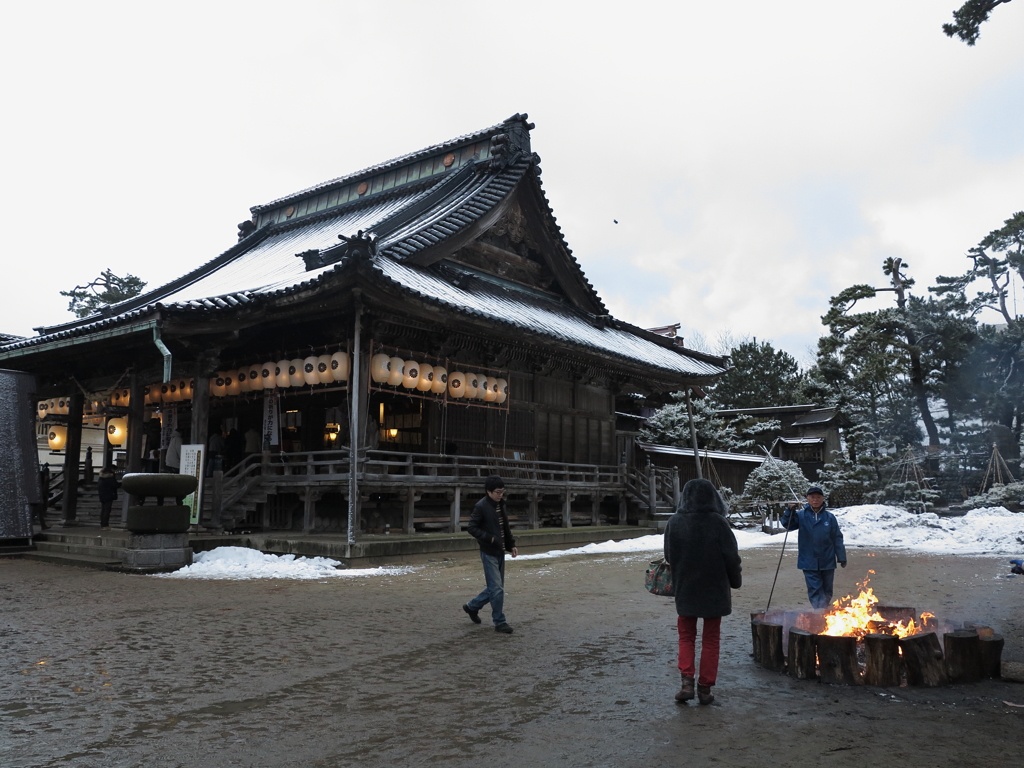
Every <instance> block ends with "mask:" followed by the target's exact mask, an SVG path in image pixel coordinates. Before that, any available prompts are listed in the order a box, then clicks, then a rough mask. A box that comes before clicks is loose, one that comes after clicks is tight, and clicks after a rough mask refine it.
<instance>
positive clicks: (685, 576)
mask: <svg viewBox="0 0 1024 768" xmlns="http://www.w3.org/2000/svg"><path fill="white" fill-rule="evenodd" d="M725 514H726V509H725V503H724V502H723V501H722V497H721V496H720V495H719V493H718V490H717V489H716V488H715V486H714V485H712V484H711V483H710V482H708V481H707V480H690V481H689V482H688V483H687V484H686V485H684V486H683V498H682V501H681V503H680V504H679V509H678V510H676V513H675V514H674V515H672V517H670V518H669V520H668V524H667V525H666V526H665V560H666V561H667V562H668V564H669V567H670V568H671V569H672V590H673V594H674V596H675V601H676V613H677V614H678V618H677V619H676V628H677V630H678V631H679V674H680V676H681V677H682V687H681V688H680V689H679V693H677V694H676V696H675V699H676V701H677V702H679V703H682V702H684V701H690V700H691V699H692V698H693V695H694V690H693V688H694V685H693V684H694V678H695V677H696V682H697V698H698V700H699V701H700V703H701V704H710V703H711V702H713V701H714V700H715V696H714V694H713V693H712V692H711V687H712V686H713V685H714V684H715V683H716V682H717V680H718V656H719V650H720V647H721V639H722V634H721V632H722V617H723V616H728V615H729V614H730V613H732V590H733V589H739V588H740V586H741V585H742V583H743V575H742V570H743V568H742V566H741V564H740V553H739V547H737V545H736V536H735V534H733V532H732V527H731V526H730V525H729V521H728V520H726V519H725ZM697 619H703V621H704V628H703V631H702V633H701V649H700V676H699V677H697V668H696V655H697V652H696V645H697Z"/></svg>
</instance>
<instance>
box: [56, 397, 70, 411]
mask: <svg viewBox="0 0 1024 768" xmlns="http://www.w3.org/2000/svg"><path fill="white" fill-rule="evenodd" d="M67 412H68V400H67V398H66V397H58V398H57V413H61V414H66V413H67Z"/></svg>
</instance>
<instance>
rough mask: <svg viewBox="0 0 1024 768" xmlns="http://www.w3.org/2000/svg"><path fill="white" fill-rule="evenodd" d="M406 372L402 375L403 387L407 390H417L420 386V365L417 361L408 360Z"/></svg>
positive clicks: (405, 366)
mask: <svg viewBox="0 0 1024 768" xmlns="http://www.w3.org/2000/svg"><path fill="white" fill-rule="evenodd" d="M403 367H404V368H405V370H404V372H403V373H402V386H403V387H405V388H406V389H416V387H418V386H419V384H420V364H419V363H417V362H416V361H415V360H406V361H405V365H404V366H403Z"/></svg>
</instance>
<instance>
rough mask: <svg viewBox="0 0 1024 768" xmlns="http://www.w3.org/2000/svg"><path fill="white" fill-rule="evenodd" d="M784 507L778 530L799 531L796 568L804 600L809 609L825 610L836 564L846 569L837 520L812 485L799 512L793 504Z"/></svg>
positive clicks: (841, 535) (830, 598) (830, 596)
mask: <svg viewBox="0 0 1024 768" xmlns="http://www.w3.org/2000/svg"><path fill="white" fill-rule="evenodd" d="M787 507H788V508H787V509H786V511H785V513H783V515H782V527H783V528H785V529H787V530H790V531H792V530H796V529H799V531H800V535H799V537H798V539H797V561H796V567H797V568H799V569H800V570H802V571H803V572H804V581H806V582H807V597H808V598H810V601H811V607H812V608H815V609H819V608H826V607H828V604H829V603H831V602H832V583H833V581H834V577H835V574H836V563H837V562H838V563H839V565H841V566H842V567H843V568H845V567H846V547H845V546H844V545H843V532H842V531H840V530H839V521H838V520H836V516H835V515H833V514H832V513H831V512H829V511H828V510H827V509H825V494H824V493H822V491H821V488H818V487H817V486H816V485H812V486H811V487H810V488H808V489H807V503H806V504H805V505H804V507H803V509H797V505H796V504H788V505H787Z"/></svg>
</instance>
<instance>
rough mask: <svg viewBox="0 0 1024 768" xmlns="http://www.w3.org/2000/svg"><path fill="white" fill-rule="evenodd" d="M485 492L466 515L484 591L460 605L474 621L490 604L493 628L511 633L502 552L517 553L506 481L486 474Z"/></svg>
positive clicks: (478, 618) (474, 621)
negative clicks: (477, 546)
mask: <svg viewBox="0 0 1024 768" xmlns="http://www.w3.org/2000/svg"><path fill="white" fill-rule="evenodd" d="M484 490H485V491H486V494H485V495H484V497H483V498H482V499H480V501H478V502H477V503H476V506H475V507H473V514H472V515H471V516H470V518H469V527H468V530H469V535H470V536H472V537H473V538H474V539H476V540H477V541H478V542H479V543H480V560H481V561H482V562H483V564H484V580H485V582H486V584H487V586H486V587H484V591H483V592H481V593H480V594H479V595H477V596H476V597H474V598H473V599H472V600H470V601H469V602H468V603H466V604H465V605H463V606H462V610H464V611H465V612H466V613H467V614H469V618H470V620H471V621H472V622H473V623H474V624H479V623H480V616H479V615H478V614H479V612H480V609H481V608H483V607H484V606H485V605H487V604H488V603H490V604H491V618H492V619H493V620H494V631H495V632H501V633H502V634H506V635H511V634H512V627H510V626H509V625H508V623H507V622H506V621H505V611H504V608H505V553H506V552H510V553H511V554H512V557H518V556H519V550H518V549H516V540H515V537H514V536H513V535H512V528H511V526H509V524H508V515H507V514H506V513H505V483H504V481H503V480H502V479H501V478H500V477H498V476H497V475H491V476H490V477H488V478H487V482H486V483H485V485H484Z"/></svg>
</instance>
